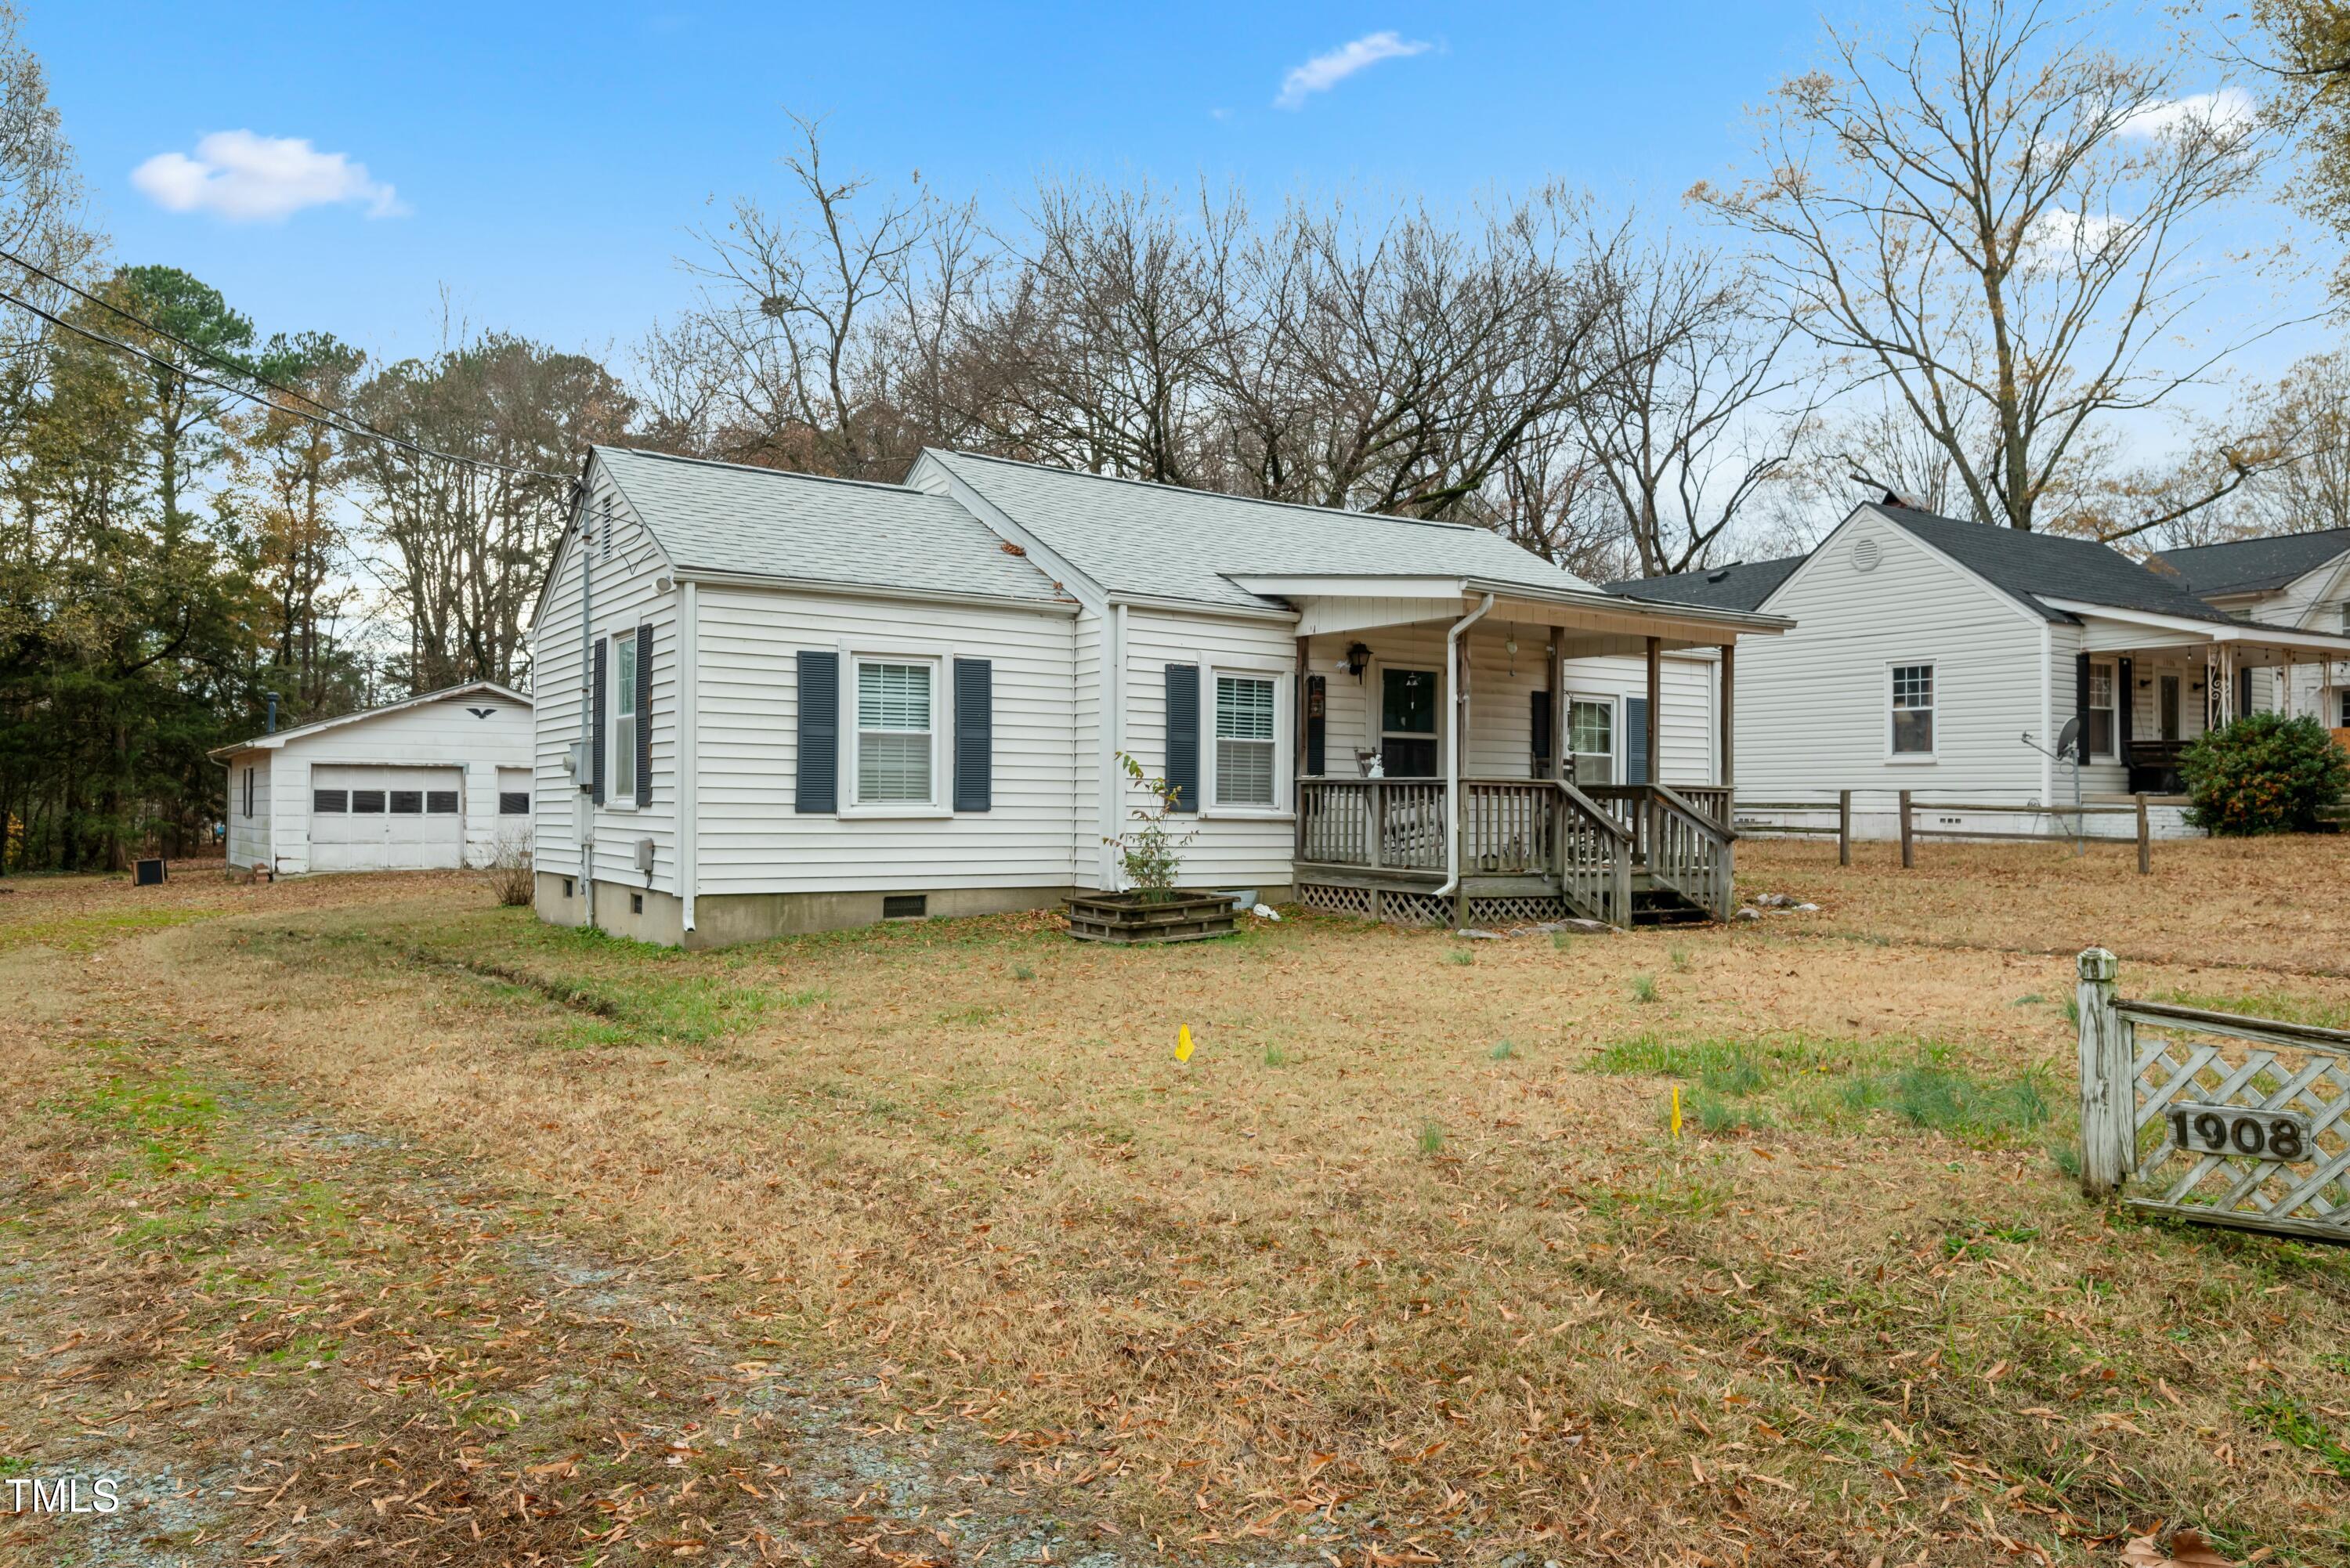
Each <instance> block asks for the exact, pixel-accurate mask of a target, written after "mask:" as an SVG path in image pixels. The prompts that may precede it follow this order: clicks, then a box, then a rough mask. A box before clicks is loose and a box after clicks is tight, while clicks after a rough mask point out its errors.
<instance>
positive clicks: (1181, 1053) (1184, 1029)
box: [1175, 1023, 1191, 1062]
mask: <svg viewBox="0 0 2350 1568" xmlns="http://www.w3.org/2000/svg"><path fill="white" fill-rule="evenodd" d="M1175 1060H1177V1061H1178V1062H1188V1061H1190V1060H1191V1025H1190V1024H1188V1023H1185V1024H1181V1025H1180V1026H1178V1027H1177V1029H1176V1031H1175Z"/></svg>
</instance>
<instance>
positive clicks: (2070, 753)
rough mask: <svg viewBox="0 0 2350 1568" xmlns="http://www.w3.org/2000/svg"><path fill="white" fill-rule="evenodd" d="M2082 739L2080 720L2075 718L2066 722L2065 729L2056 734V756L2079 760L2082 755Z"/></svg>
mask: <svg viewBox="0 0 2350 1568" xmlns="http://www.w3.org/2000/svg"><path fill="white" fill-rule="evenodd" d="M2080 739H2081V721H2080V719H2079V718H2078V717H2077V716H2075V717H2074V718H2070V719H2067V720H2065V721H2064V728H2063V729H2062V730H2059V731H2057V732H2056V754H2057V755H2058V756H2060V757H2073V758H2076V759H2077V758H2078V757H2079V756H2080V754H2081V753H2080V751H2079V742H2080Z"/></svg>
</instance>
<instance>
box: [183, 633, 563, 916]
mask: <svg viewBox="0 0 2350 1568" xmlns="http://www.w3.org/2000/svg"><path fill="white" fill-rule="evenodd" d="M212 757H213V761H214V762H217V763H224V764H226V766H227V768H228V863H229V864H230V865H232V866H252V867H265V868H266V869H268V870H269V871H271V872H273V873H275V874H278V875H285V876H293V875H297V874H299V873H302V872H306V871H418V870H434V869H441V868H449V867H459V866H484V865H487V864H488V863H489V862H490V859H491V857H493V856H494V854H495V853H496V852H497V849H498V846H499V844H500V842H501V840H507V841H511V842H513V843H515V844H517V845H519V844H524V843H526V842H527V840H528V836H529V831H530V802H531V783H530V767H531V718H530V699H529V698H527V697H525V696H524V695H523V694H522V693H520V692H518V691H508V690H507V689H506V688H505V687H504V686H500V685H498V684H496V683H495V682H494V681H488V680H477V681H474V682H473V683H471V684H469V685H464V686H452V687H450V688H449V689H448V690H446V691H427V692H425V693H423V694H422V695H421V696H417V697H411V698H409V699H408V700H407V701H404V702H393V703H390V704H388V705H386V706H384V707H381V708H369V709H368V710H367V711H364V712H359V713H346V714H344V715H342V716H341V717H340V718H336V719H320V720H318V721H317V722H314V723H308V724H301V725H297V726H296V727H295V728H293V729H290V730H277V731H274V732H271V733H269V734H266V735H257V736H255V737H254V738H253V739H252V740H249V741H241V742H237V743H236V744H235V745H233V746H223V747H221V748H220V749H219V750H217V751H215V752H213V753H212Z"/></svg>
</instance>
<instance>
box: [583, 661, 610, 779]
mask: <svg viewBox="0 0 2350 1568" xmlns="http://www.w3.org/2000/svg"><path fill="white" fill-rule="evenodd" d="M607 646H608V645H607V644H606V642H605V641H604V639H602V638H600V637H599V638H598V639H596V680H595V686H596V690H595V692H594V694H593V696H592V697H591V698H590V699H589V701H588V707H589V708H590V709H591V710H592V711H593V712H594V715H595V717H594V718H593V719H592V720H591V721H590V722H589V725H588V735H589V743H588V747H587V749H588V751H589V752H591V753H594V754H593V755H592V756H591V757H590V758H589V759H588V763H587V785H588V794H589V797H590V798H591V799H593V800H594V801H595V803H596V804H597V805H603V804H604V704H605V697H604V670H605V658H604V655H605V649H606V648H607Z"/></svg>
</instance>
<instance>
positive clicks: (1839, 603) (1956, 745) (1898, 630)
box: [1615, 503, 2350, 832]
mask: <svg viewBox="0 0 2350 1568" xmlns="http://www.w3.org/2000/svg"><path fill="white" fill-rule="evenodd" d="M1615 591H1617V592H1620V593H1624V594H1627V595H1633V596H1638V597H1641V598H1642V599H1644V600H1648V601H1650V602H1659V603H1666V602H1697V603H1702V604H1707V605H1711V606H1719V607H1730V608H1736V609H1750V610H1759V611H1762V612H1764V613H1768V614H1771V615H1774V616H1783V617H1786V618H1791V619H1793V620H1794V622H1795V628H1794V630H1793V631H1791V632H1790V633H1788V634H1787V635H1786V636H1785V637H1783V638H1778V639H1770V640H1768V641H1765V642H1763V643H1759V644H1758V645H1757V646H1756V648H1755V649H1754V650H1753V652H1752V655H1751V656H1750V657H1749V658H1748V659H1745V660H1744V661H1742V671H1741V673H1742V688H1743V690H1742V700H1741V702H1740V705H1739V708H1738V711H1737V721H1736V740H1737V746H1738V769H1739V777H1738V784H1739V795H1740V799H1741V801H1742V802H1771V801H1789V800H1808V799H1822V798H1826V797H1828V796H1832V795H1833V794H1835V792H1836V791H1838V790H1844V789H1850V790H1854V791H1856V792H1861V793H1862V794H1863V795H1864V797H1865V799H1864V802H1863V803H1862V804H1863V805H1865V806H1867V807H1869V808H1872V809H1868V810H1867V811H1866V815H1865V816H1864V820H1863V828H1864V830H1869V829H1873V830H1875V831H1877V832H1885V831H1889V829H1890V826H1891V818H1890V816H1889V815H1887V811H1886V807H1887V806H1888V805H1890V802H1891V801H1892V799H1893V798H1894V796H1895V794H1896V792H1898V791H1900V790H1905V789H1906V790H1910V791H1913V792H1916V793H1917V794H1920V795H1930V796H1932V797H1938V798H1939V800H1941V801H1944V802H1961V803H1969V804H1989V805H2041V806H2048V805H2057V806H2063V805H2069V804H2070V802H2071V799H2072V794H2073V776H2072V766H2071V764H2070V763H2069V762H2064V763H2060V762H2058V761H2056V760H2055V759H2054V758H2052V757H2050V756H2049V755H2048V754H2046V749H2047V748H2050V747H2052V746H2053V745H2054V742H2056V740H2057V739H2058V737H2059V736H2060V734H2061V732H2063V730H2064V725H2065V723H2066V722H2067V721H2068V720H2074V719H2077V720H2078V721H2079V733H2080V736H2081V745H2082V747H2083V761H2082V765H2081V769H2080V775H2081V776H2080V784H2081V788H2082V791H2083V794H2085V796H2090V797H2095V796H2098V795H2108V796H2110V795H2115V794H2123V793H2125V792H2128V791H2131V790H2142V791H2147V792H2150V793H2160V792H2163V791H2166V790H2168V789H2172V788H2175V787H2176V780H2175V774H2176V769H2177V764H2178V753H2179V752H2180V751H2181V750H2182V749H2183V748H2184V745H2185V743H2186V742H2188V741H2189V740H2191V739H2193V738H2194V737H2195V736H2196V735H2199V734H2200V733H2202V732H2203V731H2204V730H2205V729H2206V728H2208V727H2210V726H2212V725H2215V724H2219V723H2222V722H2226V721H2227V720H2229V719H2230V718H2231V717H2233V716H2234V715H2235V714H2236V713H2237V712H2238V711H2241V710H2242V709H2243V708H2245V707H2246V706H2247V705H2248V700H2250V699H2252V698H2255V697H2256V696H2257V693H2258V692H2259V691H2261V690H2262V688H2263V685H2264V683H2265V682H2267V681H2268V680H2269V675H2268V673H2267V672H2269V671H2278V672H2280V673H2282V672H2287V671H2292V670H2297V669H2298V668H2299V667H2301V666H2304V665H2306V666H2309V667H2311V668H2312V669H2313V670H2314V669H2315V668H2317V667H2318V666H2320V665H2322V664H2324V662H2325V661H2328V660H2336V659H2345V658H2350V638H2345V637H2344V636H2343V635H2341V626H2342V623H2341V621H2340V620H2339V618H2335V619H2334V620H2333V621H2332V622H2330V623H2329V624H2328V625H2327V626H2326V627H2325V628H2324V629H2316V628H2312V627H2307V626H2301V625H2271V624H2267V623H2266V621H2265V620H2245V619H2238V618H2231V617H2230V616H2228V615H2226V614H2223V613H2221V612H2220V610H2218V609H2215V608H2213V607H2211V606H2210V605H2208V604H2205V603H2204V602H2203V601H2202V600H2201V599H2199V598H2198V597H2195V596H2194V595H2193V594H2191V593H2189V591H2188V590H2187V588H2186V587H2183V586H2182V585H2181V584H2180V583H2179V581H2178V579H2177V578H2176V577H2175V576H2171V575H2169V574H2168V573H2165V572H2162V571H2158V570H2151V569H2148V568H2147V567H2146V566H2140V565H2139V564H2138V563H2137V562H2135V561H2132V560H2131V559H2129V557H2127V556H2124V555H2122V554H2121V553H2120V552H2118V551H2116V550H2114V549H2112V548H2111V547H2109V546H2107V545H2099V544H2095V543H2093V542H2090V541H2087V540H2081V539H2071V538H2065V537H2062V536H2059V535H2047V534H2038V533H2026V532H2022V531H2021V530H2017V529H2012V528H2002V527H1988V526H1985V525H1983V524H1976V523H1968V522H1960V521H1958V520H1955V519H1952V518H1947V517H1938V516H1935V515H1933V514H1929V513H1925V512H1919V511H1917V510H1914V509H1913V508H1910V507H1907V506H1902V505H1898V504H1887V503H1877V504H1865V505H1862V506H1858V507H1856V508H1855V509H1854V510H1853V512H1852V514H1851V515H1849V516H1848V517H1846V519H1845V520H1844V521H1843V522H1842V523H1841V524H1838V525H1837V526H1836V528H1835V531H1834V532H1833V533H1831V534H1830V535H1828V536H1827V538H1826V539H1825V540H1823V541H1822V542H1821V544H1820V545H1819V547H1818V548H1817V549H1815V550H1814V551H1812V552H1811V553H1810V554H1809V555H1808V556H1794V557H1790V558H1786V559H1781V560H1775V561H1764V562H1758V563H1753V564H1751V565H1739V566H1728V567H1720V568H1713V569H1710V570H1705V571H1699V572H1690V573H1684V574H1680V575H1679V576H1670V577H1658V578H1650V579H1648V580H1646V581H1640V582H1631V583H1623V584H1617V585H1615ZM2287 679H2288V683H2289V682H2290V680H2291V677H2289V676H2288V678H2287ZM2280 689H2284V688H2283V687H2280ZM2313 689H2314V688H2312V687H2311V686H2310V685H2309V684H2308V683H2307V682H2305V681H2304V682H2303V684H2302V690H2303V692H2304V693H2306V692H2307V691H2311V690H2313ZM2306 701H2307V698H2306V696H2305V695H2304V698H2303V702H2304V704H2305V703H2306ZM2303 711H2307V710H2306V707H2305V706H2304V708H2303ZM2027 737H2028V738H2029V741H2030V742H2031V743H2029V744H2028V743H2027V739H2026V738H2027ZM2035 746H2036V747H2038V748H2041V749H2037V750H2036V749H2034V748H2035ZM2169 815H2171V817H2172V818H2173V819H2175V818H2176V813H2175V812H2173V813H2171V814H2169ZM1739 817H1740V820H1742V821H1763V820H1793V819H1790V818H1784V817H1776V816H1774V815H1773V814H1769V813H1753V812H1752V811H1751V810H1750V809H1749V807H1747V806H1745V805H1742V806H1741V808H1740V811H1739ZM1812 820H1814V821H1815V820H1816V819H1812ZM2030 820H2031V819H2028V818H2027V819H2023V821H2024V823H2026V824H2028V823H2029V821H2030ZM1926 826H1928V827H1942V828H1948V829H1951V830H1955V831H1965V830H1970V829H1975V828H1984V827H2002V828H2011V829H2012V828H2015V827H2017V826H2020V825H2019V823H2018V822H2017V820H2016V819H2013V818H2008V819H2005V820H2001V819H1998V818H1995V817H1991V816H1989V815H1985V816H1983V817H1981V818H1967V817H1965V816H1964V815H1962V814H1960V815H1950V814H1934V815H1930V817H1929V820H1928V821H1927V823H1926ZM2045 826H2048V825H2046V824H2043V827H2045ZM2092 826H2093V827H2094V826H2095V822H2094V821H2093V823H2092Z"/></svg>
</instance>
